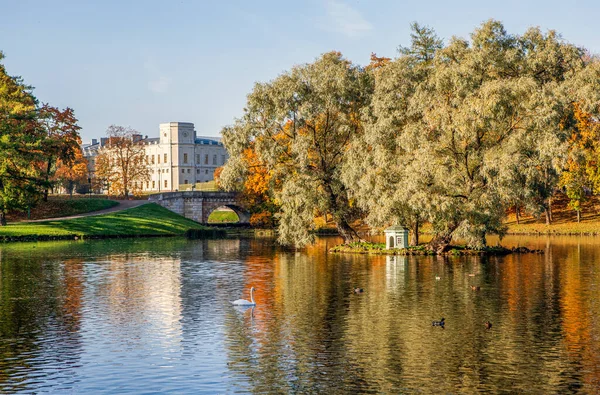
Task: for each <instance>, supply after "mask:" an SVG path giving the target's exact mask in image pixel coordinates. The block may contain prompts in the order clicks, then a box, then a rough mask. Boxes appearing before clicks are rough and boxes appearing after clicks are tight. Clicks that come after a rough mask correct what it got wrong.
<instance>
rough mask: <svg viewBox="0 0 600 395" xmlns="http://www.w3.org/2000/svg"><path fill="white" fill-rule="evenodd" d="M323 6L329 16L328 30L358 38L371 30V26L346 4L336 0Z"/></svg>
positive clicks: (328, 0)
mask: <svg viewBox="0 0 600 395" xmlns="http://www.w3.org/2000/svg"><path fill="white" fill-rule="evenodd" d="M325 6H326V9H327V15H328V16H329V24H328V29H329V30H333V31H336V32H338V33H342V34H344V35H346V36H348V37H359V36H362V35H364V34H366V33H368V32H369V31H371V30H373V25H371V23H369V21H367V20H366V19H365V18H364V17H363V16H362V15H361V14H360V12H358V11H357V10H356V9H354V8H352V7H350V6H349V5H348V4H346V3H343V2H341V1H338V0H327V1H326V3H325Z"/></svg>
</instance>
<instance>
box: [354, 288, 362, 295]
mask: <svg viewBox="0 0 600 395" xmlns="http://www.w3.org/2000/svg"><path fill="white" fill-rule="evenodd" d="M363 292H364V291H363V289H362V288H354V293H355V294H361V293H363Z"/></svg>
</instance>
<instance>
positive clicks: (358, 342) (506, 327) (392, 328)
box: [225, 246, 600, 393]
mask: <svg viewBox="0 0 600 395" xmlns="http://www.w3.org/2000/svg"><path fill="white" fill-rule="evenodd" d="M559 250H560V251H561V254H558V253H557V252H553V251H548V253H547V254H546V255H514V256H508V257H491V258H480V257H455V258H454V257H449V258H433V257H402V260H403V261H401V262H400V263H399V262H398V261H397V259H400V257H395V259H394V261H393V262H392V260H389V259H386V258H385V257H364V256H337V255H324V254H322V253H321V252H320V251H319V246H317V247H312V248H308V249H306V250H303V252H299V253H295V254H294V253H278V254H277V256H276V259H275V260H274V262H273V265H274V269H273V270H272V271H269V270H267V269H262V270H259V269H258V268H257V267H256V266H254V267H253V265H252V263H251V262H252V259H248V264H247V268H248V269H247V271H246V272H245V273H244V277H245V279H246V280H245V281H246V283H247V284H246V286H250V285H251V284H256V283H267V284H268V283H269V280H268V278H259V277H260V276H263V277H264V276H265V275H267V277H268V276H271V283H272V284H273V286H272V287H269V288H268V292H269V293H268V294H263V295H261V298H263V299H264V300H263V302H262V303H259V306H257V308H256V310H257V312H256V313H255V317H258V318H257V319H256V321H255V322H254V326H252V327H249V321H248V320H247V318H243V317H240V316H239V315H238V314H234V312H233V311H232V312H227V317H226V328H227V329H226V342H225V344H226V347H227V355H228V361H229V369H230V370H231V371H232V372H233V373H234V374H235V376H236V377H237V380H236V384H235V385H239V386H242V388H243V389H244V390H249V391H252V392H262V391H274V392H294V391H296V392H328V391H336V390H345V391H353V390H354V391H359V392H362V391H374V392H396V391H399V390H405V391H409V392H411V391H424V392H426V393H428V392H435V391H449V392H454V391H459V392H477V391H481V390H484V391H491V392H501V391H505V390H507V389H510V388H513V389H517V390H519V389H520V390H522V391H531V390H534V391H542V392H544V391H550V392H551V391H552V390H553V389H556V388H560V389H561V391H565V392H570V391H573V390H576V389H577V388H578V387H577V385H578V384H577V383H578V382H580V380H581V382H582V385H587V387H584V388H588V389H590V388H597V385H598V377H600V375H599V374H598V373H599V372H598V369H599V368H598V366H600V363H599V362H600V361H599V359H600V358H599V357H597V356H598V355H600V353H599V352H598V351H600V349H599V347H598V346H597V345H596V344H595V343H594V340H593V339H595V338H597V336H598V335H597V333H595V332H597V331H598V325H597V324H595V323H594V322H593V319H592V317H593V316H594V315H593V314H594V313H596V314H598V313H600V311H598V310H599V304H598V302H597V301H596V300H595V298H594V297H593V296H592V295H590V291H589V290H590V289H594V283H596V282H597V281H598V280H600V279H598V274H594V275H593V276H592V277H584V276H582V270H583V269H582V268H581V267H580V264H579V262H580V259H581V258H580V257H579V256H577V257H565V256H564V251H574V250H573V249H572V248H569V249H559ZM596 250H597V248H596V249H595V250H594V251H595V252H594V253H593V254H591V255H590V257H596V258H600V256H598V255H600V251H596ZM594 254H595V255H594ZM591 259H595V258H591ZM595 260H596V261H600V259H595ZM388 261H389V262H388ZM565 262H568V264H567V265H565ZM585 267H586V270H587V271H589V270H590V269H589V266H588V265H586V266H585ZM257 272H259V274H257ZM585 273H586V274H587V272H585ZM257 275H258V276H259V277H257ZM436 277H439V278H440V280H435V278H436ZM598 283H600V282H598ZM471 285H477V286H480V287H481V290H480V291H473V290H471ZM355 286H360V287H362V288H364V289H365V293H364V294H361V295H353V294H352V292H351V290H352V289H353V287H355ZM584 290H587V291H584ZM441 316H445V317H446V319H447V322H448V324H447V327H446V329H445V330H439V328H432V327H431V320H432V319H439V318H440V317H441ZM486 320H490V321H492V322H493V324H494V326H493V329H492V330H489V331H488V330H486V329H485V328H484V325H483V324H484V322H485V321H486ZM436 329H438V330H437V331H436ZM565 353H566V355H562V354H565ZM498 366H504V368H502V369H501V370H500V371H499V370H498ZM244 382H247V387H246V386H245V385H246V384H242V383H244ZM235 385H234V386H235Z"/></svg>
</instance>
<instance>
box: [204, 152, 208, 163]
mask: <svg viewBox="0 0 600 395" xmlns="http://www.w3.org/2000/svg"><path fill="white" fill-rule="evenodd" d="M204 164H205V165H208V154H206V155H204Z"/></svg>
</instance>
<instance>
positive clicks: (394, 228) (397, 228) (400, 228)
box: [384, 225, 408, 232]
mask: <svg viewBox="0 0 600 395" xmlns="http://www.w3.org/2000/svg"><path fill="white" fill-rule="evenodd" d="M384 232H408V229H406V228H405V227H404V226H402V225H394V226H390V227H389V228H387V229H386V230H384Z"/></svg>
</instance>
